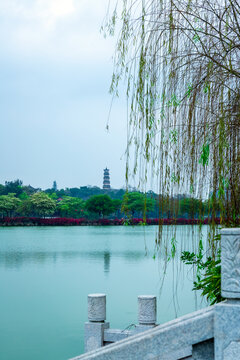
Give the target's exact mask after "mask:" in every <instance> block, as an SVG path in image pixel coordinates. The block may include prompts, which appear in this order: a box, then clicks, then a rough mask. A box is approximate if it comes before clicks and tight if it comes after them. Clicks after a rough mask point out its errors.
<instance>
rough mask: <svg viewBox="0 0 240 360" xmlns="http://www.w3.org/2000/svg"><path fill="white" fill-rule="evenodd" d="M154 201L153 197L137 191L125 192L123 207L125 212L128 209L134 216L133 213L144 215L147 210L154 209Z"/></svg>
mask: <svg viewBox="0 0 240 360" xmlns="http://www.w3.org/2000/svg"><path fill="white" fill-rule="evenodd" d="M154 203H155V202H154V200H153V199H151V198H148V197H146V195H144V194H142V193H139V192H130V193H126V194H125V199H124V207H125V209H126V210H127V212H128V211H130V213H131V215H132V216H135V214H138V215H140V216H144V215H145V214H146V213H147V212H149V211H152V210H153V209H154Z"/></svg>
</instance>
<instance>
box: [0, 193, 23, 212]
mask: <svg viewBox="0 0 240 360" xmlns="http://www.w3.org/2000/svg"><path fill="white" fill-rule="evenodd" d="M20 203H21V200H20V199H18V198H16V197H15V194H8V195H1V196H0V213H1V214H2V216H11V215H12V214H13V212H14V211H15V210H16V209H17V207H18V206H19V205H20Z"/></svg>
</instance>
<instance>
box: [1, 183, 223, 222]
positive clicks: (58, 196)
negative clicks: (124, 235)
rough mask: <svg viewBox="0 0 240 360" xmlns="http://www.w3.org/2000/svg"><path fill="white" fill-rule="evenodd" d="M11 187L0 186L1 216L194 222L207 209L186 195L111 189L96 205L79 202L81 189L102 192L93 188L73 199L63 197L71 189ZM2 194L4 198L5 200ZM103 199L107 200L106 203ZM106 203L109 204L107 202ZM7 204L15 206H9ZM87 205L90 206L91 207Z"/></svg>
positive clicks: (98, 199) (94, 198) (198, 201)
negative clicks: (189, 218) (11, 190)
mask: <svg viewBox="0 0 240 360" xmlns="http://www.w3.org/2000/svg"><path fill="white" fill-rule="evenodd" d="M9 183H10V184H11V186H10V187H8V184H9ZM12 183H13V184H14V183H15V181H13V182H11V181H10V182H8V183H6V184H7V185H6V186H4V185H0V204H1V206H2V207H1V209H0V215H1V216H14V215H15V216H16V215H21V216H55V217H58V216H60V217H72V218H82V217H87V218H88V217H91V216H92V215H93V214H94V216H95V217H96V215H97V216H99V217H102V216H109V215H111V217H117V218H122V217H123V216H124V215H126V214H128V216H130V217H145V215H146V216H147V217H150V218H156V217H158V216H160V217H165V218H179V217H184V218H187V217H189V216H190V217H191V218H193V217H201V216H206V215H208V206H207V205H206V203H204V202H203V201H201V200H200V199H196V198H193V197H190V196H187V195H184V196H183V195H179V197H178V198H179V201H178V199H177V198H166V197H164V196H162V195H161V196H159V195H157V194H155V193H154V192H152V191H150V192H148V193H147V194H143V193H141V192H138V191H127V192H126V193H125V191H124V190H123V189H111V190H110V191H108V192H107V194H106V193H103V194H100V198H99V197H97V201H96V195H92V196H90V197H88V199H87V200H89V201H87V200H84V199H83V198H79V194H81V193H82V188H84V193H83V195H84V196H86V194H87V192H88V191H89V193H91V190H92V189H95V190H96V189H98V191H103V190H102V189H100V188H96V187H89V188H88V187H80V188H79V189H78V188H74V191H76V189H78V190H79V192H76V195H78V196H77V197H73V196H68V195H66V193H69V191H70V190H71V189H66V190H64V189H61V190H56V192H54V191H53V189H47V190H45V191H39V189H36V188H33V187H32V186H31V185H28V186H24V185H22V186H20V185H19V183H21V181H20V182H17V183H16V184H15V185H14V186H12ZM18 186H20V191H19V192H18V195H17V194H15V193H13V194H12V193H8V189H9V188H10V189H12V188H14V187H18ZM87 189H89V190H87ZM95 190H94V191H95ZM103 192H105V191H103ZM1 194H4V196H3V195H1ZM5 194H6V195H5ZM122 195H123V196H122ZM2 196H3V197H2ZM6 196H7V197H6ZM97 196H99V195H97ZM106 199H108V200H107V201H106ZM109 199H110V200H111V201H109ZM49 200H50V201H49ZM94 202H95V203H94ZM10 203H11V204H12V205H13V204H15V205H14V206H10ZM93 203H94V205H93ZM7 204H8V205H7ZM89 204H91V206H90V205H89ZM9 206H10V207H9ZM41 206H42V208H41ZM211 206H212V205H210V209H211ZM106 207H109V209H108V210H107V211H106V210H105V209H106ZM93 208H94V210H93ZM216 209H217V215H219V211H220V207H219V205H218V206H217V207H216ZM216 209H215V210H216Z"/></svg>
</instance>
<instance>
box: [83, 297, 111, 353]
mask: <svg viewBox="0 0 240 360" xmlns="http://www.w3.org/2000/svg"><path fill="white" fill-rule="evenodd" d="M88 320H89V321H88V322H86V323H85V327H84V345H85V346H84V347H85V349H84V350H85V352H88V351H91V350H95V349H97V348H99V347H102V346H103V345H104V342H103V341H104V330H105V329H108V328H109V323H107V322H105V320H106V295H105V294H90V295H88Z"/></svg>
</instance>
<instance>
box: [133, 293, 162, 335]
mask: <svg viewBox="0 0 240 360" xmlns="http://www.w3.org/2000/svg"><path fill="white" fill-rule="evenodd" d="M156 320H157V298H156V296H154V295H140V296H138V323H139V325H137V326H136V329H135V330H136V332H140V331H144V330H148V329H150V328H152V327H154V326H156Z"/></svg>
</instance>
